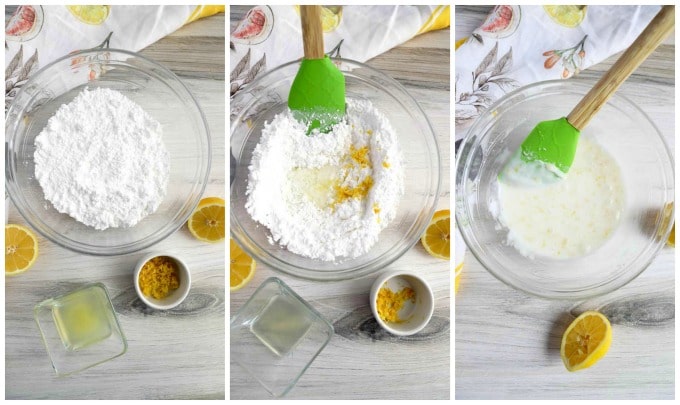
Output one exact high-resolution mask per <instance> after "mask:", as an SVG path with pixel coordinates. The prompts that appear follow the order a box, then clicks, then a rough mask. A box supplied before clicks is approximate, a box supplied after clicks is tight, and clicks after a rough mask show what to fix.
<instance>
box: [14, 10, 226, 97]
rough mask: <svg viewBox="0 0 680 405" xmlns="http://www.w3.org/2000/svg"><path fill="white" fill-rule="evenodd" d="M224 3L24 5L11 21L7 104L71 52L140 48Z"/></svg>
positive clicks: (210, 12)
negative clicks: (42, 71) (41, 71)
mask: <svg viewBox="0 0 680 405" xmlns="http://www.w3.org/2000/svg"><path fill="white" fill-rule="evenodd" d="M217 12H224V6H105V5H99V6H19V7H17V9H16V12H15V13H14V14H13V15H12V16H11V17H10V18H9V19H7V20H6V21H5V109H7V106H8V105H9V102H11V100H12V99H13V97H14V95H15V94H16V92H17V91H18V90H19V89H20V88H21V86H22V85H23V83H25V82H26V80H27V79H28V78H29V77H30V76H31V74H33V73H34V72H36V71H37V70H39V69H40V68H42V67H44V66H45V65H47V64H49V63H50V62H52V61H54V60H56V59H58V58H60V57H62V56H65V55H67V54H69V53H71V52H74V51H78V50H84V49H90V48H104V47H110V48H116V49H126V50H130V51H138V50H140V49H142V48H144V47H146V46H148V45H150V44H152V43H154V42H156V41H157V40H159V39H161V38H163V37H164V36H166V35H168V34H170V33H172V32H173V31H175V30H177V29H178V28H180V27H182V26H183V25H184V24H186V23H187V22H190V21H194V20H196V19H198V18H201V17H205V16H208V15H212V14H215V13H217Z"/></svg>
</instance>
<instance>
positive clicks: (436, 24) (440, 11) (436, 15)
mask: <svg viewBox="0 0 680 405" xmlns="http://www.w3.org/2000/svg"><path fill="white" fill-rule="evenodd" d="M450 25H451V7H450V6H437V8H435V9H434V11H433V12H432V15H430V18H428V19H427V21H425V24H423V26H422V27H421V28H420V30H419V31H418V34H416V35H419V34H422V33H424V32H428V31H434V30H439V29H442V28H446V27H448V26H450Z"/></svg>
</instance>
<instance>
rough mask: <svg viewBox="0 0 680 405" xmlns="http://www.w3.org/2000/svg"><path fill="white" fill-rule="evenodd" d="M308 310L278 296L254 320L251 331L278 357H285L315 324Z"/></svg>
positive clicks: (291, 300) (299, 304) (297, 303)
mask: <svg viewBox="0 0 680 405" xmlns="http://www.w3.org/2000/svg"><path fill="white" fill-rule="evenodd" d="M307 311H308V310H307V308H305V306H304V305H303V304H301V303H300V302H298V301H296V300H294V299H292V297H290V296H287V295H276V296H274V297H272V298H271V299H270V300H269V302H268V303H267V304H266V305H265V306H264V307H263V308H262V311H261V312H260V313H259V315H258V316H257V317H256V318H255V319H254V320H253V322H252V324H251V326H250V331H251V332H252V333H253V335H255V337H257V338H258V339H259V340H260V342H262V343H263V344H264V345H265V346H266V347H267V348H269V350H271V351H272V352H273V353H274V354H276V355H277V356H285V355H286V354H287V353H289V352H290V351H291V350H292V349H293V348H295V346H296V345H297V344H298V342H299V341H300V340H301V339H302V338H303V337H304V336H305V335H306V334H307V332H308V331H309V329H310V328H311V326H312V323H313V322H314V320H313V319H311V318H310V317H309V316H307V315H306V312H307Z"/></svg>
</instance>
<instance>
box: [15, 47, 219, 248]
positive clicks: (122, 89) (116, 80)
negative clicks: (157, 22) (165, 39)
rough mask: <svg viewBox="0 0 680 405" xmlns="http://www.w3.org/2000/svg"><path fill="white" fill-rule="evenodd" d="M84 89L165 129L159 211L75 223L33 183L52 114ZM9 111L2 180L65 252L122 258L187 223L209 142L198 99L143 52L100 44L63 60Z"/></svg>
mask: <svg viewBox="0 0 680 405" xmlns="http://www.w3.org/2000/svg"><path fill="white" fill-rule="evenodd" d="M86 87H87V88H88V89H89V90H94V89H98V88H105V89H111V90H115V91H116V92H119V93H121V94H123V95H124V96H125V97H127V98H128V99H130V100H132V101H133V102H134V103H136V104H137V105H139V106H140V107H141V108H142V109H143V110H144V111H145V112H146V113H147V114H149V115H150V116H152V117H153V118H154V119H155V120H156V121H158V123H160V125H161V127H162V130H163V131H162V139H163V143H164V145H165V148H166V149H167V154H168V160H169V175H168V179H167V189H166V191H165V196H164V197H163V199H162V202H161V203H160V205H159V206H158V208H157V209H155V210H154V212H153V213H152V214H149V215H147V216H145V217H144V218H143V219H141V220H140V221H139V222H137V223H136V224H135V225H134V226H119V227H110V228H107V229H105V230H97V229H95V227H93V226H87V225H85V224H83V223H81V222H78V221H77V220H75V219H74V218H72V217H70V216H69V215H67V214H61V213H59V212H58V211H57V210H56V209H55V208H54V206H53V205H52V204H51V203H50V202H49V201H48V200H46V199H45V194H44V193H43V189H42V188H41V186H40V184H39V183H38V181H37V180H36V175H35V174H36V173H35V162H34V154H35V149H36V145H35V138H36V136H37V135H38V134H40V132H41V131H42V130H43V128H45V126H46V124H47V121H48V120H49V118H50V117H52V116H53V115H54V113H55V111H57V110H58V109H59V108H60V107H61V106H62V105H63V104H66V103H69V102H71V101H72V100H73V99H74V98H75V97H76V96H77V95H78V94H80V93H81V92H82V91H83V89H85V88H86ZM6 116H7V119H6V123H5V134H6V139H7V161H6V170H5V180H6V187H7V190H8V192H9V194H10V197H11V199H12V202H13V203H14V205H15V206H16V207H17V209H18V211H19V213H20V214H21V215H22V216H23V217H24V218H25V219H26V221H27V222H28V223H29V224H30V225H31V226H32V227H33V228H34V229H35V230H37V231H38V232H40V233H41V234H42V235H43V236H45V237H46V238H48V239H50V240H51V241H53V242H55V243H57V244H59V245H61V246H63V247H66V248H68V249H71V250H74V251H77V252H82V253H88V254H96V255H117V254H125V253H131V252H135V251H138V250H141V249H144V248H146V247H149V246H151V245H153V244H155V243H157V242H159V241H161V240H163V239H164V238H165V237H167V236H168V235H170V234H172V233H173V232H175V231H176V230H177V229H179V227H181V226H182V225H183V224H184V223H185V222H186V220H187V218H188V217H189V215H191V212H192V211H193V209H194V208H195V207H196V205H197V204H198V201H199V199H200V197H201V194H202V193H203V190H204V189H205V186H206V184H207V180H208V174H209V171H210V154H211V146H210V138H209V134H208V127H207V123H206V121H205V118H204V116H203V113H202V111H201V109H200V107H199V105H198V103H197V101H196V100H195V99H194V97H193V96H192V95H191V93H190V92H189V90H188V89H187V87H186V86H185V85H184V84H183V83H182V82H181V81H180V79H179V78H178V77H177V76H175V75H174V74H173V73H172V72H171V71H169V70H168V69H166V68H165V67H163V66H161V65H159V64H157V63H156V62H154V61H151V60H149V59H147V58H145V57H143V56H141V55H139V54H136V53H132V52H127V51H122V50H114V49H99V50H91V51H83V52H79V53H75V54H71V55H67V56H65V57H63V58H61V59H58V60H56V61H54V62H53V63H51V64H49V65H47V66H45V67H44V68H43V69H41V70H40V71H38V72H37V73H35V74H34V75H33V76H31V78H30V79H29V80H28V81H27V82H26V83H25V84H24V85H23V86H22V88H21V90H20V91H18V92H17V94H16V95H15V97H14V100H13V101H12V103H11V105H10V107H9V110H8V112H7V115H6ZM87 119H88V121H92V120H94V121H96V117H94V118H93V117H89V118H87Z"/></svg>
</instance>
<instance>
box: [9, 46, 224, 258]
mask: <svg viewBox="0 0 680 405" xmlns="http://www.w3.org/2000/svg"><path fill="white" fill-rule="evenodd" d="M104 52H108V53H110V54H122V55H126V56H130V57H134V58H139V59H140V60H143V61H144V62H145V63H147V64H149V65H150V66H153V67H154V68H155V69H158V70H159V71H161V72H163V73H164V74H167V75H168V76H169V77H171V78H172V79H173V81H174V85H176V86H177V87H178V88H179V89H180V90H182V91H184V92H186V95H188V101H189V102H190V103H191V104H193V105H194V106H195V107H196V110H197V111H198V113H199V117H200V119H199V120H198V121H199V122H200V123H202V126H203V129H204V133H205V135H206V136H205V139H204V141H205V143H206V144H205V148H206V150H207V154H206V156H205V159H206V163H205V173H204V175H203V176H202V177H203V178H202V179H201V183H202V184H201V185H200V189H199V190H197V191H198V192H197V193H196V197H195V200H196V201H194V203H193V204H191V205H192V207H191V209H188V210H187V212H186V213H185V214H184V215H182V216H181V217H179V218H178V220H177V221H176V222H175V224H174V225H172V224H173V222H167V224H166V225H165V227H164V228H161V229H160V230H162V231H163V232H161V233H154V234H153V235H149V236H147V237H146V238H144V239H142V241H141V242H143V243H140V241H134V242H129V243H125V244H120V245H116V246H113V247H112V246H93V245H86V244H83V243H82V242H76V243H66V242H65V240H62V239H61V238H58V237H54V236H53V235H51V234H48V233H47V232H45V231H44V230H43V229H42V227H41V226H36V225H35V224H34V221H33V219H29V216H27V215H26V209H25V207H23V205H22V204H20V203H19V202H20V201H18V198H19V197H18V196H17V195H15V193H17V192H18V188H17V187H15V185H14V184H13V180H11V177H14V175H13V174H11V173H10V172H11V170H9V169H10V168H11V167H13V166H15V165H13V164H12V162H14V158H13V154H12V153H10V150H9V145H10V144H12V143H13V142H12V141H13V140H14V137H15V133H11V134H9V136H8V134H7V131H6V130H7V125H8V124H9V121H8V119H7V118H8V117H9V116H11V113H12V112H14V111H16V110H17V108H18V107H17V106H16V104H15V103H14V100H13V101H12V103H10V105H9V108H8V109H7V112H6V113H5V145H6V148H7V151H6V154H5V156H6V161H5V192H6V195H9V198H10V200H11V201H12V204H13V205H14V207H15V208H16V209H17V211H18V212H19V214H20V215H21V217H22V218H23V219H24V220H25V221H26V223H27V224H28V225H29V226H30V227H31V228H33V229H34V230H35V231H36V232H38V233H39V234H40V235H42V236H43V237H45V238H46V239H48V240H49V241H51V242H53V243H56V244H57V245H59V246H61V247H64V248H66V249H69V250H71V251H74V252H78V253H84V254H87V255H92V256H117V255H123V254H129V253H135V252H139V251H141V250H143V249H146V248H148V247H150V246H153V245H155V244H157V243H159V242H161V241H163V240H165V239H166V238H167V237H169V236H170V235H172V234H173V233H175V232H177V230H178V229H180V228H181V227H182V226H183V225H184V223H186V221H187V220H188V219H189V217H190V216H191V214H192V213H193V211H194V210H195V209H196V207H197V206H198V204H199V202H200V200H201V197H202V196H203V193H205V189H206V187H207V185H208V182H209V181H210V170H211V167H212V149H213V148H212V140H211V132H210V126H209V125H208V121H207V120H206V118H205V113H204V112H203V109H202V108H201V105H200V103H199V102H198V100H197V99H196V97H195V96H194V94H193V93H192V92H191V90H190V89H189V88H188V87H187V85H186V84H185V83H184V82H183V81H182V80H181V79H180V78H179V77H178V76H177V75H176V74H175V73H174V72H172V71H171V70H170V69H168V68H167V67H165V66H163V65H162V64H160V63H158V62H156V61H154V60H153V59H150V58H148V57H146V56H143V55H141V54H139V53H137V52H132V51H128V50H124V49H117V48H97V49H86V50H81V51H78V52H73V53H70V54H67V55H64V56H62V57H60V58H58V59H55V60H54V61H52V62H50V63H48V64H47V65H45V66H43V67H42V68H40V69H39V70H38V71H37V72H35V73H34V74H33V75H31V77H29V78H28V80H27V81H26V83H25V84H24V85H23V86H22V87H21V88H20V89H19V91H18V92H17V94H16V95H15V99H17V98H19V95H21V94H23V93H24V91H25V89H26V88H30V87H31V86H30V85H31V84H34V83H35V82H36V81H37V78H39V77H40V76H42V75H44V74H46V73H45V72H46V71H48V69H50V68H52V67H54V66H55V65H57V64H59V63H61V62H63V61H65V60H68V59H73V58H75V57H78V56H83V55H88V54H101V53H104ZM173 91H174V89H173ZM36 218H38V219H39V217H37V216H36ZM74 221H75V219H74ZM37 223H40V224H42V223H43V222H42V221H37ZM55 234H57V233H56V232H55ZM57 235H58V236H60V235H59V234H57ZM68 240H69V241H72V239H70V238H69V239H68Z"/></svg>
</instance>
